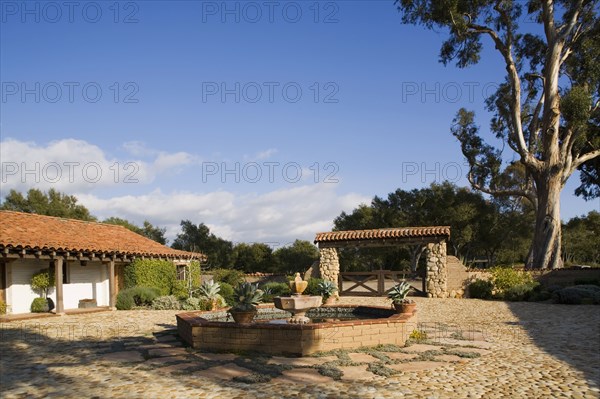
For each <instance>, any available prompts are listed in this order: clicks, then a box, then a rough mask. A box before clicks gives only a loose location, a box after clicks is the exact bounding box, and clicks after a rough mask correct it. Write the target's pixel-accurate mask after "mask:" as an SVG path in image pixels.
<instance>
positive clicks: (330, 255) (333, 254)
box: [319, 248, 340, 289]
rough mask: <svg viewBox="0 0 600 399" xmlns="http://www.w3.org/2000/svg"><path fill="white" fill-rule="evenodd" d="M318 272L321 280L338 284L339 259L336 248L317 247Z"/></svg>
mask: <svg viewBox="0 0 600 399" xmlns="http://www.w3.org/2000/svg"><path fill="white" fill-rule="evenodd" d="M319 274H320V276H321V278H322V279H323V280H329V281H331V282H332V283H334V284H339V275H340V260H339V258H338V253H337V249H336V248H319ZM338 289H340V286H338Z"/></svg>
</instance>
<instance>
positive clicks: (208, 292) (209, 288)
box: [198, 280, 221, 301]
mask: <svg viewBox="0 0 600 399" xmlns="http://www.w3.org/2000/svg"><path fill="white" fill-rule="evenodd" d="M220 291H221V285H220V284H219V283H217V282H215V281H214V280H207V281H205V282H203V283H202V285H200V288H199V289H198V295H199V296H200V298H206V299H209V300H211V301H212V300H215V299H217V296H218V295H219V292H220Z"/></svg>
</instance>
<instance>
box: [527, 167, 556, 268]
mask: <svg viewBox="0 0 600 399" xmlns="http://www.w3.org/2000/svg"><path fill="white" fill-rule="evenodd" d="M537 183H538V184H537V195H538V207H537V212H536V220H535V231H534V235H533V246H532V249H531V256H529V257H528V261H527V268H529V269H557V268H561V267H562V259H561V252H560V250H561V237H562V235H561V221H560V192H561V189H562V184H561V181H560V177H559V176H551V177H550V178H548V179H544V178H542V179H539V181H538V182H537Z"/></svg>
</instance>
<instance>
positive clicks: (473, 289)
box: [468, 279, 494, 299]
mask: <svg viewBox="0 0 600 399" xmlns="http://www.w3.org/2000/svg"><path fill="white" fill-rule="evenodd" d="M493 289H494V284H493V283H492V282H491V281H487V280H480V279H477V280H475V281H473V282H472V283H471V284H469V286H468V290H469V297H471V298H479V299H490V298H492V290H493Z"/></svg>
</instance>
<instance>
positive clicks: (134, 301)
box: [115, 287, 160, 310]
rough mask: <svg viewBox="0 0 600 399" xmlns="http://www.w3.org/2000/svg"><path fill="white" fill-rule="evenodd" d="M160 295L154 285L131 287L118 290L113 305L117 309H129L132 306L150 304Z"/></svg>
mask: <svg viewBox="0 0 600 399" xmlns="http://www.w3.org/2000/svg"><path fill="white" fill-rule="evenodd" d="M159 295H160V290H159V289H158V288H154V287H133V288H127V289H124V290H122V291H121V292H119V294H118V295H117V303H116V304H115V306H116V307H117V309H119V310H129V309H132V308H133V307H134V306H150V305H152V301H153V300H154V299H155V298H156V297H158V296H159Z"/></svg>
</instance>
